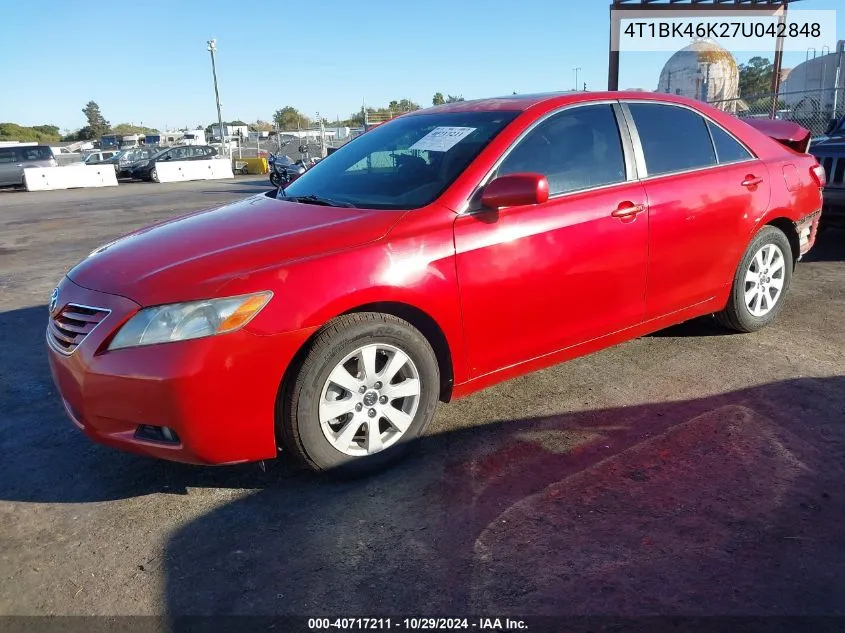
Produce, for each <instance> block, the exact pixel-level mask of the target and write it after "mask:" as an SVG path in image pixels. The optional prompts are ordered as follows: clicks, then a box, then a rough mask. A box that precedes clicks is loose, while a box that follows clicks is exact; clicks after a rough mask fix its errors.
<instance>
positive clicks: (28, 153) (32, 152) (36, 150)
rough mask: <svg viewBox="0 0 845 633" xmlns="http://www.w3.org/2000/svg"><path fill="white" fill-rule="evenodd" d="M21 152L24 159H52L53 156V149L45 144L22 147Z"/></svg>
mask: <svg viewBox="0 0 845 633" xmlns="http://www.w3.org/2000/svg"><path fill="white" fill-rule="evenodd" d="M21 154H22V156H23V160H50V159H51V158H53V151H52V150H51V149H50V148H49V147H45V146H35V147H22V148H21Z"/></svg>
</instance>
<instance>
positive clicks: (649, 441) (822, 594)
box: [0, 176, 845, 617]
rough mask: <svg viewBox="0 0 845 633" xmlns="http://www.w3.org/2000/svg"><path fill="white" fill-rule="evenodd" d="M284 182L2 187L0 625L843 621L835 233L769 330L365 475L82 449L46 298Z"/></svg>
mask: <svg viewBox="0 0 845 633" xmlns="http://www.w3.org/2000/svg"><path fill="white" fill-rule="evenodd" d="M268 189H269V183H267V181H266V180H265V179H264V178H259V177H255V176H251V177H243V178H238V179H235V180H227V181H216V182H198V183H196V182H195V183H178V184H170V185H156V184H152V183H136V184H121V185H120V186H119V187H118V188H109V189H92V190H71V191H58V192H44V193H25V192H14V191H5V192H0V401H2V406H1V407H0V615H31V614H59V615H66V614H78V615H126V614H159V615H161V614H168V615H174V614H175V615H183V614H214V615H217V616H221V615H235V614H237V615H243V614H276V615H278V614H295V615H304V616H311V615H322V614H335V615H339V614H342V615H349V616H352V615H356V616H370V615H376V614H380V615H393V616H403V615H444V616H450V615H451V616H456V615H467V614H477V615H491V616H492V615H498V616H499V617H505V616H507V615H514V616H517V615H519V616H530V615H541V614H542V615H561V614H580V615H585V614H586V615H589V614H610V615H632V616H637V615H645V614H680V615H768V616H771V615H838V616H843V617H845V529H843V522H845V325H843V317H845V233H843V232H841V231H830V232H828V233H827V234H825V235H823V236H821V237H820V241H819V243H818V244H817V247H816V248H815V250H814V251H813V252H812V253H811V254H810V255H809V256H808V257H807V258H806V259H805V260H804V261H802V262H800V263H799V264H798V267H797V271H796V274H795V277H794V279H793V285H792V288H791V289H790V293H789V295H788V297H787V299H786V301H787V305H786V307H785V310H784V311H783V313H782V314H781V315H780V318H779V319H778V320H777V322H776V323H775V324H774V325H773V326H772V327H770V328H768V329H766V330H764V331H762V332H758V333H755V334H748V335H736V334H729V333H726V332H725V331H723V330H720V329H719V328H718V327H716V326H715V325H714V324H713V322H712V321H710V320H709V319H697V320H695V321H691V322H689V323H686V324H683V325H679V326H676V327H673V328H670V329H667V330H663V331H661V332H658V333H656V334H654V335H652V336H647V337H643V338H640V339H637V340H635V341H631V342H629V343H626V344H623V345H619V346H617V347H614V348H612V349H608V350H605V351H603V352H600V353H598V354H594V355H592V356H588V357H585V358H581V359H578V360H575V361H572V362H569V363H566V364H563V365H559V366H556V367H553V368H550V369H547V370H544V371H541V372H538V373H535V374H532V375H529V376H525V377H522V378H519V379H515V380H511V381H509V382H507V383H504V384H502V385H499V386H496V387H494V388H491V389H489V390H487V391H484V392H481V393H479V394H476V395H474V396H471V397H469V398H466V399H464V400H460V401H456V402H454V403H452V404H449V405H446V406H441V407H440V408H439V410H438V414H437V417H436V420H435V423H434V424H433V426H432V428H431V431H430V434H429V436H428V437H427V438H425V440H424V441H423V442H422V443H421V445H420V447H419V451H418V452H417V453H416V454H415V455H414V456H413V457H412V458H411V459H409V460H407V461H406V462H404V463H402V464H401V465H399V466H397V467H395V468H393V469H392V470H389V471H387V472H385V473H382V474H380V475H377V476H374V477H370V478H366V479H361V480H355V481H346V482H338V481H332V480H327V479H323V478H319V477H315V476H312V475H310V474H307V473H304V472H302V471H300V470H298V469H297V468H295V467H292V466H291V465H290V464H289V463H287V462H286V461H285V459H284V456H282V457H281V458H280V459H279V460H276V461H275V462H272V463H269V464H268V468H267V470H266V471H262V470H261V469H260V468H259V467H258V466H257V465H245V466H238V467H227V468H201V467H191V466H184V465H179V464H170V463H165V462H158V461H154V460H151V459H147V458H143V457H138V456H133V455H129V454H125V453H121V452H118V451H114V450H112V449H109V448H105V447H101V446H97V445H94V444H92V443H90V442H89V441H88V440H87V439H86V438H85V437H83V436H82V435H81V434H80V433H79V432H78V431H77V430H76V429H75V428H74V427H73V426H72V425H71V424H70V423H69V422H68V421H67V420H66V419H65V416H64V414H63V411H62V408H61V405H60V403H59V399H58V396H57V394H56V391H55V389H54V388H53V385H52V383H51V380H50V375H49V371H48V368H47V363H46V358H45V350H44V342H43V340H44V334H43V332H44V327H45V323H46V318H47V310H46V303H47V299H48V297H49V294H50V291H51V289H52V288H53V287H54V286H55V285H56V282H57V281H58V280H59V279H60V277H61V276H62V274H63V273H64V272H65V271H66V270H67V269H68V268H69V267H71V266H72V265H73V264H74V263H75V262H77V261H78V260H80V259H81V258H82V257H84V256H85V255H87V253H89V252H90V251H91V250H92V249H93V248H95V247H96V246H97V245H99V244H102V243H104V242H107V241H109V240H111V239H114V238H115V237H117V236H119V235H121V234H123V233H126V232H128V231H130V230H133V229H135V228H137V227H140V226H143V225H146V224H150V223H152V222H155V221H158V220H161V219H165V218H168V217H172V216H174V215H177V214H181V213H185V212H188V211H192V210H196V209H201V208H207V207H212V206H214V205H218V204H221V203H225V202H228V201H231V200H235V199H238V198H240V197H244V196H246V195H250V194H252V193H260V192H264V191H267V190H268ZM209 397H212V395H211V394H210V396H209Z"/></svg>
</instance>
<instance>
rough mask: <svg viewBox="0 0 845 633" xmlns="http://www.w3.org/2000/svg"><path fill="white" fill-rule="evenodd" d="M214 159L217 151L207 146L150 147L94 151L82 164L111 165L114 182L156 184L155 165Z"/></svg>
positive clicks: (156, 171) (156, 173)
mask: <svg viewBox="0 0 845 633" xmlns="http://www.w3.org/2000/svg"><path fill="white" fill-rule="evenodd" d="M215 156H217V150H216V149H214V148H213V147H211V146H210V145H179V146H176V147H157V146H153V147H137V148H133V149H127V150H107V151H100V152H95V153H93V154H90V155H88V156H87V157H86V158H85V164H86V165H114V170H115V172H116V173H117V177H118V179H121V178H131V179H133V180H150V181H153V182H158V170H157V168H156V165H157V164H158V163H159V162H162V161H185V160H208V159H209V158H214V157H215Z"/></svg>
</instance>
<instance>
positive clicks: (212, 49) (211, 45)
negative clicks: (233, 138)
mask: <svg viewBox="0 0 845 633" xmlns="http://www.w3.org/2000/svg"><path fill="white" fill-rule="evenodd" d="M207 44H208V52H209V53H211V74H212V75H213V77H214V98H215V99H216V100H217V124H218V125H219V126H220V142H221V148H222V149H223V155H224V156H225V155H226V150H227V149H228V147H227V145H226V133H225V132H224V131H223V115H221V114H220V92H219V91H218V90H217V65H216V64H215V62H214V53H216V52H217V40H215V39H210V40H208V42H207Z"/></svg>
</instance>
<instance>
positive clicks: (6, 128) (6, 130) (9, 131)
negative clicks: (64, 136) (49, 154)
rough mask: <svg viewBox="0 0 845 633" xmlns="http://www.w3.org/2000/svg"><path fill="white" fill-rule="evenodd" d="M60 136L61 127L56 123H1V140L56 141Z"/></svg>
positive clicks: (23, 141) (25, 141)
mask: <svg viewBox="0 0 845 633" xmlns="http://www.w3.org/2000/svg"><path fill="white" fill-rule="evenodd" d="M59 138H60V136H59V128H58V127H56V126H55V125H34V126H32V127H26V126H24V125H18V124H17V123H0V141H20V142H22V143H28V142H33V141H34V142H36V143H54V142H56V141H58V140H59Z"/></svg>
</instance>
